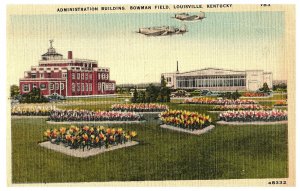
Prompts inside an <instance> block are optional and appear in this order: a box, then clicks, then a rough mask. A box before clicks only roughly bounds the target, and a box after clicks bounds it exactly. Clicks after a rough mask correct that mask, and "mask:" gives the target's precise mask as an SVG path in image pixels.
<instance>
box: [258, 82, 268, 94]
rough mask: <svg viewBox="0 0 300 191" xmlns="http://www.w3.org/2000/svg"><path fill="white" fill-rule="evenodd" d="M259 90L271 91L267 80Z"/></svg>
mask: <svg viewBox="0 0 300 191" xmlns="http://www.w3.org/2000/svg"><path fill="white" fill-rule="evenodd" d="M259 90H260V91H262V92H264V93H268V92H270V88H269V86H268V84H267V83H266V82H265V83H264V84H263V87H262V88H260V89H259Z"/></svg>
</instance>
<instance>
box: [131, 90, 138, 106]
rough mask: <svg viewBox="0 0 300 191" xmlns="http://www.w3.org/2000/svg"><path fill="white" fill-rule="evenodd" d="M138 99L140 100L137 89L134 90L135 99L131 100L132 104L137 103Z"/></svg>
mask: <svg viewBox="0 0 300 191" xmlns="http://www.w3.org/2000/svg"><path fill="white" fill-rule="evenodd" d="M137 99H138V92H137V90H136V88H134V92H133V97H132V98H131V102H132V103H136V102H137Z"/></svg>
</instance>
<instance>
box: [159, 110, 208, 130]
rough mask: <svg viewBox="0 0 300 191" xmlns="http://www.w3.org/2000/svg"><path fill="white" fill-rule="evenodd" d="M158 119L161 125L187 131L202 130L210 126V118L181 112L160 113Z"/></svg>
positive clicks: (194, 113)
mask: <svg viewBox="0 0 300 191" xmlns="http://www.w3.org/2000/svg"><path fill="white" fill-rule="evenodd" d="M160 118H161V120H162V123H163V124H166V125H171V126H175V127H179V128H183V129H188V130H198V129H203V128H205V127H207V126H209V125H211V118H210V117H209V116H207V115H201V114H199V113H196V112H189V111H182V110H169V111H166V112H162V113H161V114H160Z"/></svg>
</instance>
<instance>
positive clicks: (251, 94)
mask: <svg viewBox="0 0 300 191" xmlns="http://www.w3.org/2000/svg"><path fill="white" fill-rule="evenodd" d="M242 96H244V97H266V96H268V94H266V93H258V92H246V93H243V95H242Z"/></svg>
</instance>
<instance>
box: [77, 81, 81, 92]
mask: <svg viewBox="0 0 300 191" xmlns="http://www.w3.org/2000/svg"><path fill="white" fill-rule="evenodd" d="M77 91H78V92H80V83H77Z"/></svg>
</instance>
